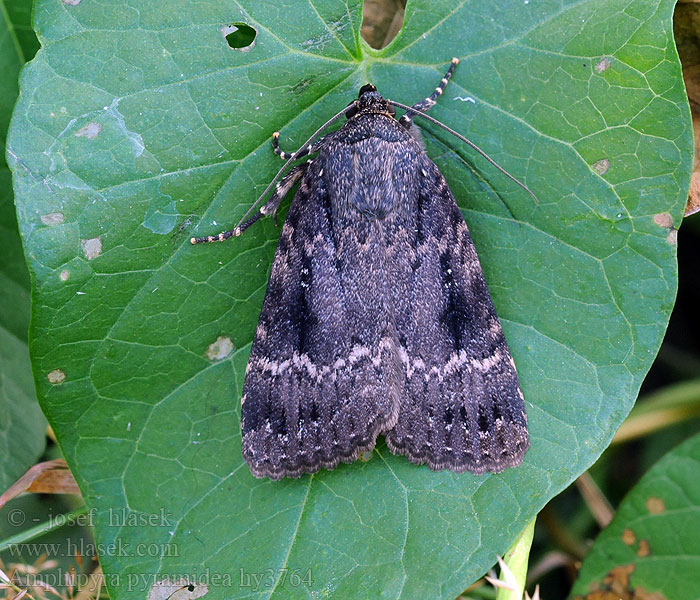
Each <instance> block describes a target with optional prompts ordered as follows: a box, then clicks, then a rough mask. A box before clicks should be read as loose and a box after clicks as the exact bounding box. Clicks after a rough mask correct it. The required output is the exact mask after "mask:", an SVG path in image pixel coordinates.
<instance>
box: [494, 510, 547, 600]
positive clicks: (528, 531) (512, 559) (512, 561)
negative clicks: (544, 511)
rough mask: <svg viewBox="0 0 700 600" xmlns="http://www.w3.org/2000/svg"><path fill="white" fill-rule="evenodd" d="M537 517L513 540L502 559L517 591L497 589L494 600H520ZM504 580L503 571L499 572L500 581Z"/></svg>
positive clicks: (523, 589)
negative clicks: (511, 574) (513, 578)
mask: <svg viewBox="0 0 700 600" xmlns="http://www.w3.org/2000/svg"><path fill="white" fill-rule="evenodd" d="M536 520H537V517H535V518H534V519H532V521H530V522H529V523H528V525H527V526H526V527H525V529H524V530H523V532H522V533H521V534H520V535H519V536H518V539H517V540H515V543H514V544H513V545H512V546H511V547H510V550H508V552H506V554H505V556H504V557H503V562H505V564H506V566H507V567H508V568H509V569H510V571H511V572H512V573H513V575H514V576H515V580H516V581H517V584H518V589H517V591H515V592H512V591H510V590H506V589H504V588H498V593H497V594H496V600H521V599H522V597H523V592H524V591H525V580H526V578H527V563H528V559H529V557H530V547H531V546H532V538H533V536H534V534H535V521H536ZM503 580H504V577H503V571H501V581H503Z"/></svg>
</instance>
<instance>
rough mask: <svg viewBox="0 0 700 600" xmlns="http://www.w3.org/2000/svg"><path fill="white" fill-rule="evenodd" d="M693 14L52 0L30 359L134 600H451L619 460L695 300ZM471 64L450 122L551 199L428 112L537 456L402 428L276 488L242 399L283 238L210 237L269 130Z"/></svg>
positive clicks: (301, 130)
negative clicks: (187, 584)
mask: <svg viewBox="0 0 700 600" xmlns="http://www.w3.org/2000/svg"><path fill="white" fill-rule="evenodd" d="M672 8H673V2H671V1H670V0H659V1H652V2H650V1H649V0H645V1H644V2H641V1H639V2H629V0H625V1H624V2H623V1H613V2H610V1H609V0H605V1H604V0H589V1H584V2H580V1H577V2H564V3H561V2H542V3H524V2H523V3H513V2H510V1H508V0H498V1H496V0H494V1H493V2H489V3H481V4H479V3H467V2H459V3H456V4H455V3H454V2H451V1H448V0H420V1H419V0H412V1H411V2H409V4H408V8H407V13H406V21H405V25H404V28H403V30H402V32H401V33H400V35H399V37H398V38H397V39H396V40H395V41H394V42H393V43H392V44H391V45H390V46H389V47H388V48H386V49H385V50H383V51H381V52H375V51H372V50H371V49H369V48H368V47H367V46H366V45H365V44H364V43H363V42H362V41H361V40H360V38H359V34H358V31H359V26H360V19H361V2H360V0H352V1H349V2H345V3H340V2H336V1H334V0H316V1H315V2H311V1H307V2H300V1H296V2H292V1H286V2H280V1H276V2H272V1H264V2H261V1H259V0H248V1H240V2H231V1H223V2H222V1H217V2H215V1H214V0H203V1H201V2H196V3H184V2H181V3H178V2H175V3H173V2H165V0H140V1H138V0H124V1H123V2H119V3H98V2H94V1H92V0H82V2H80V1H76V0H71V1H70V2H69V1H67V0H64V2H63V3H61V2H59V1H58V0H38V1H37V3H36V7H35V20H36V27H37V30H38V31H39V33H40V35H41V41H42V44H43V48H42V50H41V52H40V53H39V55H38V56H37V58H36V60H35V61H34V62H33V63H32V65H31V66H30V68H28V69H26V70H25V71H24V73H23V77H22V91H23V95H22V98H21V101H20V103H19V105H18V108H17V111H16V114H15V118H14V121H13V126H12V132H11V138H10V157H11V159H12V167H13V169H14V171H15V189H16V193H17V200H18V209H19V215H20V220H21V231H22V234H23V236H24V241H25V246H26V250H27V254H28V256H29V259H30V261H31V269H32V270H33V273H34V276H35V289H34V298H35V303H34V316H33V318H34V321H33V330H32V353H33V360H34V361H35V371H36V373H37V374H38V375H37V384H38V388H39V390H40V396H41V401H42V404H43V407H44V410H45V412H46V413H47V415H48V416H49V419H50V421H51V423H52V425H53V426H54V429H55V431H56V433H57V435H58V436H59V440H60V443H61V446H62V448H63V450H64V453H65V455H66V458H67V460H68V461H69V463H70V465H71V468H72V469H73V471H74V473H75V475H76V478H77V479H78V481H79V483H80V485H81V487H82V490H83V493H84V495H85V498H86V501H87V502H88V504H89V505H90V506H92V507H95V508H96V509H97V515H96V531H97V536H98V538H99V540H100V542H102V543H104V544H110V543H114V544H119V543H126V544H128V551H125V552H123V553H119V552H114V553H106V554H105V555H103V556H102V563H103V567H104V570H105V573H106V574H107V576H108V582H109V584H110V592H111V594H112V597H113V598H127V597H134V598H137V597H138V598H141V597H143V596H144V593H145V590H147V589H148V587H149V585H150V584H151V583H152V582H153V578H154V577H155V576H156V575H157V574H167V575H170V576H176V575H181V576H186V577H188V578H189V580H190V581H192V580H193V578H194V577H197V576H198V577H200V580H199V581H200V582H203V583H206V585H207V590H208V595H209V597H212V598H234V597H236V598H237V597H244V596H256V597H257V596H262V597H265V598H267V597H275V598H277V597H309V596H311V597H319V596H333V597H338V598H348V597H380V596H381V597H387V598H425V597H430V598H451V597H454V596H456V595H457V594H458V593H459V592H460V591H461V590H462V589H463V588H464V587H465V586H466V585H467V584H469V583H470V582H471V581H472V580H474V579H475V578H476V577H477V576H478V575H480V574H481V573H482V572H484V570H485V569H486V568H487V567H488V566H489V565H490V564H491V563H492V562H493V561H494V560H495V556H496V554H497V553H501V552H503V551H504V550H505V549H506V548H507V546H508V544H509V543H510V542H511V541H512V540H513V539H514V538H515V536H516V535H517V534H519V533H520V530H521V529H522V528H523V527H524V526H525V524H526V523H527V522H528V521H529V520H530V519H531V518H532V516H533V515H534V514H535V513H536V512H537V511H538V510H539V509H540V508H541V507H542V506H543V504H544V503H545V502H546V501H547V500H548V499H549V498H551V497H552V496H553V495H555V494H556V493H558V492H559V491H560V490H561V489H563V488H564V487H565V486H567V485H568V484H569V483H570V482H571V481H572V480H573V479H574V478H575V477H576V476H577V475H578V474H579V473H581V471H583V470H584V469H585V468H586V467H587V466H588V465H590V464H591V463H592V462H593V461H594V460H595V459H596V458H597V457H598V455H599V454H600V453H601V451H602V450H603V449H604V448H605V447H606V446H607V444H608V442H609V440H610V438H611V436H612V434H613V433H614V431H615V429H616V428H617V427H618V425H619V424H620V422H621V420H622V419H623V418H624V416H625V415H626V414H627V412H628V411H629V409H630V407H631V406H632V403H633V401H634V398H635V396H636V393H637V390H638V388H639V386H640V383H641V381H642V378H643V377H644V374H645V373H646V371H647V369H648V367H649V365H650V363H651V361H652V359H653V357H654V355H655V353H656V350H657V349H658V346H659V344H660V341H661V337H662V335H663V332H664V329H665V327H666V323H667V320H668V316H669V313H670V310H671V307H672V304H673V300H674V293H675V287H676V267H675V246H674V242H675V236H674V235H673V234H674V233H675V231H674V229H673V227H674V226H677V225H678V223H679V222H680V218H681V214H682V208H683V204H684V198H685V196H686V194H687V187H688V179H689V174H690V166H691V158H692V157H691V154H692V135H691V128H690V119H689V111H688V107H687V103H686V99H685V95H684V88H683V83H682V80H681V76H680V66H679V64H678V59H677V56H676V53H675V50H674V46H673V39H672V27H671V13H672ZM237 23H244V24H247V25H248V26H250V27H252V28H253V29H255V30H256V32H257V36H256V38H255V41H254V45H253V46H252V47H248V48H245V49H244V50H246V51H242V50H236V49H231V48H230V47H229V45H228V43H227V39H226V37H225V36H226V35H227V34H230V33H231V32H232V31H233V29H234V28H233V27H231V25H232V24H233V25H235V24H237ZM239 29H240V27H239ZM452 56H458V57H460V58H461V60H462V62H461V64H460V66H459V68H458V70H457V72H456V73H455V76H454V80H453V83H450V85H449V87H448V89H447V92H446V93H445V94H444V95H443V96H442V97H441V98H440V101H439V103H438V105H437V106H436V107H435V108H434V109H433V111H432V113H433V114H434V116H436V117H438V118H440V119H442V120H443V121H444V122H445V123H447V124H448V125H449V126H451V127H453V128H455V129H457V130H458V131H460V132H461V133H463V134H465V135H467V136H468V137H470V138H471V139H472V140H473V141H474V142H476V143H477V144H479V145H480V146H481V147H483V148H484V149H485V150H486V151H487V152H489V153H490V155H491V156H492V157H493V158H495V159H496V160H497V161H498V162H499V163H500V164H501V165H502V166H503V167H505V168H506V169H508V170H509V171H510V172H511V173H512V174H513V175H514V176H516V177H518V178H520V179H521V180H523V181H524V182H525V183H526V184H527V185H528V186H529V187H530V188H532V189H533V191H534V192H535V193H536V194H537V196H538V199H539V201H535V200H534V199H533V198H532V197H530V196H529V195H528V194H527V193H525V192H524V191H523V190H522V189H520V188H519V187H517V186H516V185H514V184H513V182H511V181H509V180H508V179H507V178H505V177H504V176H503V175H502V174H500V173H499V172H498V171H496V170H495V169H494V168H493V167H491V166H490V165H489V164H488V163H486V162H485V161H484V160H482V159H481V158H479V157H478V156H476V155H475V154H474V153H472V152H470V151H469V149H468V148H465V147H464V146H463V145H461V144H460V143H459V142H458V141H457V140H454V139H452V138H449V136H447V135H446V134H445V133H444V132H443V131H441V130H437V129H435V128H434V127H431V126H426V128H425V129H426V130H427V133H426V136H425V137H426V141H427V149H428V152H429V154H430V155H431V156H432V157H433V158H434V159H435V160H436V162H437V163H438V165H439V166H440V168H441V169H442V171H443V173H444V174H445V176H446V178H447V179H448V181H449V182H450V184H451V186H452V188H453V191H454V192H455V195H456V196H457V198H458V201H459V202H460V205H461V206H462V208H463V209H464V211H465V217H466V219H467V221H468V223H469V226H470V227H471V230H472V233H473V237H474V240H475V244H476V247H477V250H478V251H479V254H480V256H481V260H482V263H483V267H484V271H485V274H486V279H487V281H488V283H489V286H490V289H491V293H492V296H493V299H494V302H495V305H496V308H497V310H498V311H499V314H500V316H501V318H502V321H503V325H504V329H505V332H506V336H507V338H508V341H509V344H510V347H511V350H512V353H513V356H514V358H515V361H516V364H517V367H518V370H519V373H520V377H521V381H522V386H523V391H524V394H525V399H526V408H527V412H528V418H529V423H530V431H531V439H532V447H531V449H530V451H529V452H528V453H527V455H526V457H525V462H524V464H523V465H522V466H521V467H519V468H517V469H511V470H508V471H507V472H505V473H503V474H501V475H497V476H495V475H484V476H479V477H475V476H472V475H470V474H465V475H455V474H453V473H449V472H440V473H434V472H431V471H429V470H428V469H427V468H425V467H418V466H415V465H412V464H409V463H408V462H407V461H406V460H405V459H404V458H401V457H395V456H392V455H391V454H390V453H388V452H387V450H386V447H385V446H384V445H383V444H380V445H379V447H378V449H377V450H376V451H375V452H374V454H373V456H372V458H371V460H369V461H367V462H357V463H355V464H353V465H349V466H342V467H340V468H338V469H336V470H335V471H332V472H322V473H319V474H318V475H315V476H305V477H302V478H301V479H298V480H283V481H281V482H277V483H272V482H269V481H260V480H256V479H254V478H253V477H252V476H251V475H250V473H249V472H248V469H247V467H246V466H245V464H244V463H242V461H241V456H240V429H239V397H240V392H241V385H242V381H243V374H244V368H245V363H246V358H247V354H248V350H249V345H250V342H251V339H252V336H253V332H254V330H255V324H256V319H257V316H258V313H259V310H260V305H261V302H262V298H263V294H264V289H265V284H266V281H267V274H268V270H269V267H270V264H271V261H272V257H273V254H274V248H275V243H276V239H277V236H278V234H279V232H278V230H277V229H276V228H275V227H274V225H273V224H272V223H271V222H270V221H265V222H261V223H259V224H257V225H256V226H255V227H254V228H252V229H251V230H249V231H248V232H247V233H246V235H244V236H243V237H242V238H240V239H237V240H236V241H233V242H229V243H227V244H220V245H211V246H202V247H191V246H190V245H189V243H188V240H189V237H190V236H191V235H192V234H200V235H202V234H211V233H217V232H218V231H220V230H221V229H223V228H226V227H228V226H231V225H233V224H235V223H236V222H237V220H238V219H239V218H240V216H241V215H242V214H243V213H244V212H245V210H246V209H247V207H248V206H249V205H250V204H251V203H252V201H253V200H254V199H255V197H256V195H257V194H258V193H259V192H260V191H261V190H262V189H263V188H264V186H265V185H266V184H267V182H269V181H270V179H271V178H272V176H273V174H274V172H275V170H276V169H277V168H278V161H277V160H276V157H275V156H274V155H273V154H272V150H271V147H270V144H269V140H270V137H271V134H272V132H273V131H275V130H277V129H280V130H281V131H282V137H281V141H282V142H283V143H284V146H285V147H287V148H293V147H294V145H295V144H299V143H301V142H302V141H303V140H304V139H305V138H306V137H307V136H308V135H309V134H310V133H311V132H312V131H314V130H315V128H316V127H317V126H318V125H319V124H320V123H322V122H323V121H324V120H325V119H326V118H328V117H329V116H330V115H332V114H334V113H335V112H337V111H338V110H339V109H341V108H342V107H343V106H345V105H346V104H347V103H348V101H350V100H351V99H353V98H354V97H356V94H357V90H358V88H359V87H360V86H361V85H362V84H364V83H366V82H367V81H372V82H373V83H374V84H375V85H377V87H378V88H379V90H380V91H381V92H382V93H383V94H384V95H385V96H387V97H391V98H393V99H395V100H398V101H401V102H407V103H412V102H415V101H417V100H419V99H421V98H423V97H424V96H426V95H427V94H429V93H430V92H431V91H432V89H433V88H434V87H435V85H436V84H437V83H438V82H439V79H440V77H441V76H442V74H443V72H444V70H445V69H446V67H447V65H448V64H449V60H450V58H451V57H452ZM47 215H53V216H52V217H51V218H49V219H48V221H49V222H48V223H47V222H46V220H47ZM42 217H44V220H43V221H42ZM109 509H117V511H116V512H112V513H110V512H109ZM115 515H116V517H115ZM149 517H151V518H153V519H154V520H155V523H151V522H150V521H149V520H148V519H149ZM161 517H162V518H161ZM110 518H112V520H110ZM127 518H133V519H134V521H133V522H132V521H128V520H125V519H127ZM159 518H160V520H159ZM139 519H140V520H139ZM139 523H141V525H142V526H130V525H132V524H136V525H137V524H139ZM149 523H150V526H146V525H148V524H149ZM138 544H146V545H145V546H139V545H138ZM292 575H293V576H292ZM110 577H111V579H110ZM198 589H199V588H198ZM200 591H201V590H200ZM197 593H199V592H197Z"/></svg>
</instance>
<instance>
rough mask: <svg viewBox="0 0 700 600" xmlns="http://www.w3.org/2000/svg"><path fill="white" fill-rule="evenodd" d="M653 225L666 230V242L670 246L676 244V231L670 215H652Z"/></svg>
mask: <svg viewBox="0 0 700 600" xmlns="http://www.w3.org/2000/svg"><path fill="white" fill-rule="evenodd" d="M654 223H656V224H657V225H659V226H661V227H665V228H666V229H668V235H667V236H666V241H667V242H668V243H669V244H670V245H671V246H675V245H676V243H677V242H678V230H677V229H676V228H675V227H674V226H673V219H671V215H669V214H668V213H667V212H666V213H658V214H656V215H654Z"/></svg>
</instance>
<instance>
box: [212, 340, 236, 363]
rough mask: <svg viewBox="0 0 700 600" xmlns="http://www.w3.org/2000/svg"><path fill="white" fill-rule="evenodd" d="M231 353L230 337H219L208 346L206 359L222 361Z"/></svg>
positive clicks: (231, 343)
mask: <svg viewBox="0 0 700 600" xmlns="http://www.w3.org/2000/svg"><path fill="white" fill-rule="evenodd" d="M231 352H233V342H232V341H231V338H230V337H224V336H221V335H220V336H219V337H218V338H216V341H215V342H213V343H212V344H209V348H207V358H208V359H209V360H223V359H224V358H226V357H227V356H228V355H229V354H231Z"/></svg>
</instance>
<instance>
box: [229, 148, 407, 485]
mask: <svg viewBox="0 0 700 600" xmlns="http://www.w3.org/2000/svg"><path fill="white" fill-rule="evenodd" d="M343 232H344V233H343ZM356 233H357V232H356V231H355V230H354V229H353V228H348V227H338V226H337V224H336V225H334V223H333V210H332V206H331V202H330V198H329V195H328V192H327V190H326V189H325V187H324V182H323V179H322V177H321V173H320V170H319V167H318V161H314V162H313V164H311V165H310V166H309V169H308V170H307V172H306V174H305V175H304V177H303V179H302V181H301V184H300V187H299V190H298V192H297V194H296V196H295V197H294V200H293V201H292V205H291V207H290V210H289V213H288V215H287V219H286V221H285V223H284V226H283V228H282V232H281V235H280V240H279V243H278V246H277V252H276V254H275V259H274V262H273V265H272V271H271V274H270V281H269V284H268V287H267V292H266V295H265V300H264V303H263V307H262V311H261V314H260V320H259V324H258V328H257V331H256V334H255V338H254V341H253V346H252V349H251V353H250V359H249V361H248V366H247V369H246V378H245V384H244V387H243V396H242V407H241V430H242V438H243V439H242V453H243V457H244V459H245V460H246V462H247V463H248V465H249V466H250V469H251V472H252V473H253V474H254V475H255V476H257V477H270V478H272V479H280V478H282V477H298V476H299V475H301V474H302V473H313V472H315V471H318V470H319V469H321V468H328V469H332V468H333V467H335V466H336V465H337V464H338V463H339V462H341V461H342V462H352V461H354V460H355V459H356V458H357V457H358V456H359V455H360V453H362V452H365V451H368V450H371V449H372V448H374V445H375V442H376V437H377V435H378V434H379V433H380V432H381V431H385V430H386V429H389V428H391V427H393V425H394V424H395V423H396V418H397V416H398V404H399V395H400V393H401V392H400V389H399V384H400V381H401V374H400V364H399V363H398V361H397V359H396V346H395V330H394V326H393V322H392V321H390V319H389V315H388V311H387V310H386V301H385V298H383V297H382V293H381V290H377V293H376V297H373V289H374V288H372V281H371V277H372V273H373V270H374V263H377V262H379V260H380V257H379V256H376V253H375V252H374V251H373V249H374V246H373V244H372V243H371V242H372V240H368V239H366V238H365V239H364V240H361V239H359V238H358V237H357V235H356ZM365 233H366V234H367V235H370V236H371V235H373V234H372V232H371V231H365ZM363 241H364V242H365V243H361V242H363ZM339 246H342V249H341V250H340V251H339ZM360 246H362V247H360Z"/></svg>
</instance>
